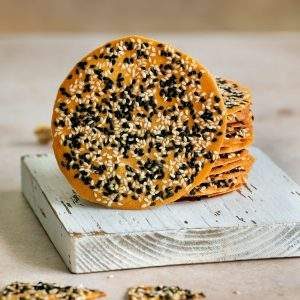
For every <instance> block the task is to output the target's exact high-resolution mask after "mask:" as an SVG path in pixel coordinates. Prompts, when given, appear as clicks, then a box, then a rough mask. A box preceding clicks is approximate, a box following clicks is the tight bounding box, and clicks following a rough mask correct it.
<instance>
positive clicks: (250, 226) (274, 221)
mask: <svg viewBox="0 0 300 300" xmlns="http://www.w3.org/2000/svg"><path fill="white" fill-rule="evenodd" d="M252 152H253V154H254V155H255V157H256V162H255V164H254V167H253V170H252V171H251V174H250V176H249V181H248V184H247V186H245V187H244V188H242V189H241V190H239V191H237V192H233V193H230V194H227V195H223V196H219V197H215V198H211V199H205V200H201V201H193V202H191V201H186V202H181V203H174V204H171V205H167V206H164V207H160V208H151V209H148V210H143V211H125V210H111V209H107V208H103V207H101V206H98V205H94V204H90V203H87V202H86V201H84V200H82V199H80V198H79V197H78V196H77V194H76V193H75V192H74V191H73V190H72V188H71V187H70V185H69V184H68V183H67V181H66V180H65V178H64V177H63V175H62V174H61V173H60V171H59V169H58V167H57V164H56V161H55V159H54V157H53V156H52V155H49V154H48V155H30V156H24V157H23V158H22V163H21V172H22V192H23V194H24V196H25V198H26V199H27V201H28V202H29V204H30V206H31V207H32V209H33V211H34V213H35V214H36V216H37V217H38V219H39V220H40V222H41V224H42V226H43V227H44V228H45V230H46V232H47V233H48V235H49V237H50V239H51V240H52V242H53V244H54V245H55V247H56V249H57V250H58V252H59V253H60V255H61V256H62V258H63V260H64V262H65V263H66V265H67V267H68V268H69V270H70V271H71V272H73V273H86V272H97V271H109V270H117V269H129V268H141V267H150V266H163V265H175V264H191V263H201V262H218V261H234V260H246V259H262V258H272V257H293V256H300V187H299V186H298V185H297V184H296V183H295V182H294V181H293V180H291V179H290V178H289V177H288V176H287V175H286V174H285V173H284V172H283V171H282V170H281V169H280V168H278V167H277V166H276V165H275V164H274V163H273V162H272V161H271V160H270V159H269V158H268V156H267V155H266V154H264V153H263V152H262V151H261V150H259V149H257V148H253V149H252Z"/></svg>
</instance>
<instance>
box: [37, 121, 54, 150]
mask: <svg viewBox="0 0 300 300" xmlns="http://www.w3.org/2000/svg"><path fill="white" fill-rule="evenodd" d="M34 134H35V136H36V138H37V141H38V143H39V144H42V145H45V144H48V143H49V142H50V141H51V140H52V134H51V128H50V126H48V125H45V124H40V125H38V126H37V127H36V128H35V129H34Z"/></svg>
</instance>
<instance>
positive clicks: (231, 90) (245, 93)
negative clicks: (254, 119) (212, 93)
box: [216, 77, 252, 116]
mask: <svg viewBox="0 0 300 300" xmlns="http://www.w3.org/2000/svg"><path fill="white" fill-rule="evenodd" d="M216 81H217V84H218V87H219V89H220V91H221V94H222V97H223V100H224V103H225V105H226V108H227V115H228V116H230V115H232V114H234V113H236V112H239V111H243V110H244V109H247V108H248V109H250V108H249V107H250V106H251V104H252V96H251V92H250V89H249V88H247V87H246V86H244V85H242V84H240V83H239V82H237V81H235V80H230V79H227V78H223V77H216Z"/></svg>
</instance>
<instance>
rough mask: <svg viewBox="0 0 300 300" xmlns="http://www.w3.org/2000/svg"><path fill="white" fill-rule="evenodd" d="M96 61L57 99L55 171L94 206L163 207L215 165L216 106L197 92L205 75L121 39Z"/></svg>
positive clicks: (170, 52) (168, 54)
mask: <svg viewBox="0 0 300 300" xmlns="http://www.w3.org/2000/svg"><path fill="white" fill-rule="evenodd" d="M97 52H98V53H97ZM94 53H95V54H93V55H91V56H88V57H87V58H85V59H84V60H82V61H81V62H79V63H78V64H77V66H76V68H75V69H74V71H73V72H71V74H70V75H69V76H68V80H67V81H65V82H64V84H63V86H62V87H61V88H60V91H59V96H58V99H57V105H56V108H55V118H54V122H53V123H54V127H55V133H54V137H55V138H56V139H58V140H59V142H60V144H61V145H62V147H63V148H62V149H63V156H62V159H61V161H60V162H59V163H60V165H61V167H62V168H64V169H66V170H71V171H72V172H73V173H74V178H75V179H76V180H79V181H81V183H83V184H84V185H85V186H87V187H89V188H90V189H91V190H93V195H94V197H95V198H96V201H98V202H99V203H103V204H105V205H108V206H111V205H112V203H117V204H118V205H120V206H122V205H123V204H122V202H123V201H125V200H127V199H130V200H131V201H138V202H140V203H141V207H147V206H153V205H157V204H160V203H163V202H164V201H165V200H166V199H168V198H170V197H172V196H173V195H174V194H176V193H178V192H179V191H180V190H181V189H184V188H185V187H187V186H188V185H190V184H192V183H193V182H194V180H195V178H196V177H197V176H198V175H199V173H200V172H201V170H202V169H203V167H204V166H205V165H208V164H212V163H213V162H214V161H215V160H216V158H217V155H214V154H213V153H212V152H211V151H210V149H211V147H212V146H213V144H214V143H219V140H220V138H221V136H220V135H223V134H224V133H223V132H222V125H223V120H224V116H225V114H224V109H223V106H222V101H221V98H220V96H219V95H215V94H214V92H213V91H212V92H210V93H208V92H202V85H201V80H202V79H203V78H204V77H205V76H206V71H205V70H204V69H201V70H199V67H198V66H197V65H196V63H195V62H194V61H193V60H192V59H190V58H186V59H184V58H183V57H182V55H181V54H180V53H179V52H177V51H175V50H174V49H173V48H172V47H170V46H167V45H163V46H159V45H158V43H157V42H155V41H144V40H143V39H139V38H127V39H124V40H119V41H117V42H115V43H114V42H112V43H109V44H106V45H105V46H104V47H101V48H99V49H98V51H94ZM200 99H205V101H203V102H202V101H200ZM186 162H188V163H187V164H186ZM182 165H187V168H184V169H182V168H180V166H182Z"/></svg>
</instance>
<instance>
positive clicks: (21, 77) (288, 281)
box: [0, 10, 300, 300]
mask: <svg viewBox="0 0 300 300" xmlns="http://www.w3.org/2000/svg"><path fill="white" fill-rule="evenodd" d="M1 11H2V10H1ZM149 35H150V36H152V37H154V38H157V39H161V40H163V41H170V42H172V44H174V45H176V46H177V47H179V48H182V49H183V50H185V51H186V52H188V53H190V54H191V55H193V56H195V57H197V58H199V59H200V60H201V61H202V62H203V63H205V65H207V67H208V68H209V69H210V70H211V71H212V72H214V73H217V74H223V75H226V76H227V77H230V78H236V79H239V80H240V81H241V82H243V83H245V84H247V85H248V86H250V87H251V88H252V90H253V94H254V99H255V100H254V103H255V116H256V122H255V127H256V142H255V144H256V145H257V146H258V147H260V148H261V149H262V150H264V151H265V152H266V153H267V154H268V155H269V156H271V158H272V159H274V161H275V162H276V163H277V164H278V165H279V166H280V167H281V168H282V169H283V170H285V171H286V172H287V173H288V174H289V175H290V176H291V177H292V178H293V179H294V180H295V181H296V182H297V183H298V184H300V151H299V148H300V139H299V136H300V134H299V130H300V102H299V95H300V55H299V53H300V34H299V33H275V32H274V33H261V34H257V33H253V32H249V33H247V34H244V33H243V34H240V33H224V32H216V33H202V34H201V33H197V34H196V33H194V34H187V33H186V34H167V33H165V34H149ZM116 36H117V35H115V34H114V35H113V34H100V33H99V34H76V35H75V34H73V35H70V34H49V33H48V34H47V35H46V34H36V35H25V36H23V35H22V36H20V35H16V34H14V35H7V34H6V35H0V103H1V106H0V133H1V138H0V165H1V172H0V202H1V206H0V257H1V259H0V286H2V285H3V284H4V283H7V282H8V281H11V280H17V279H18V280H46V281H56V282H59V283H61V284H64V283H65V284H81V283H82V284H84V285H87V286H91V287H95V288H96V287H100V288H103V289H105V290H106V291H107V292H109V293H110V294H111V295H114V296H113V297H112V298H111V299H116V300H117V299H120V298H121V296H122V295H123V294H124V292H125V290H126V288H127V287H128V286H130V285H135V284H140V283H145V284H158V283H162V284H175V285H181V286H183V287H190V288H202V289H203V290H204V292H206V294H207V296H208V298H207V299H230V300H232V299H272V300H273V299H296V296H298V295H299V294H300V276H299V274H300V259H277V260H264V261H252V262H235V263H218V264H204V265H194V266H176V267H163V268H152V269H147V270H145V269H141V270H128V271H117V272H111V273H110V274H112V275H113V276H114V277H113V278H108V274H107V273H106V274H105V273H102V274H100V273H98V274H97V273H95V274H88V275H78V276H75V275H72V274H69V273H68V271H67V270H66V267H65V265H64V263H63V262H62V260H61V258H60V256H59V255H58V253H57V252H56V250H55V248H54V247H53V245H52V244H51V242H50V241H49V239H48V237H47V235H46V234H45V232H44V231H43V229H42V227H41V226H40V224H39V223H38V221H37V219H36V218H35V216H34V214H33V213H32V211H31V209H30V208H29V206H28V205H27V204H26V203H25V201H24V200H23V199H22V197H21V195H20V179H19V178H20V174H19V173H20V165H19V158H20V156H21V155H23V154H26V153H38V152H39V153H41V152H47V151H50V148H49V146H39V145H37V144H36V143H35V138H34V136H33V133H32V131H33V128H34V127H35V126H36V125H37V124H38V123H40V122H49V119H50V111H51V108H52V103H53V99H54V97H55V94H56V90H57V87H58V85H59V83H60V81H61V80H62V79H63V77H64V76H65V74H67V72H68V71H69V69H70V68H71V66H73V64H74V63H75V62H76V60H78V58H79V57H81V56H83V55H84V54H85V53H86V52H87V51H90V50H91V49H93V48H95V47H96V46H97V45H98V44H100V43H102V42H104V41H106V40H109V39H111V38H114V37H116ZM236 290H238V291H239V292H240V293H241V294H240V295H236V294H233V292H234V291H236Z"/></svg>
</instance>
